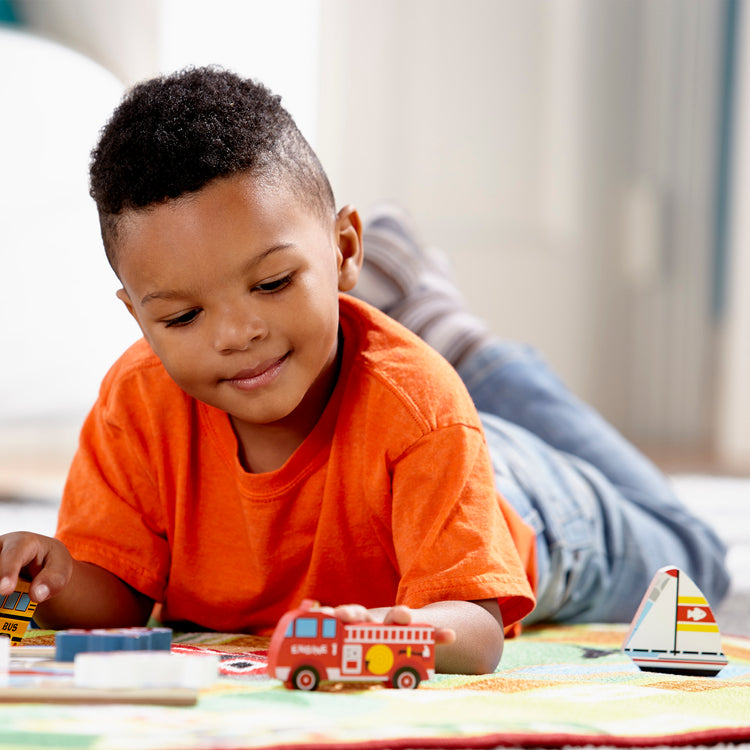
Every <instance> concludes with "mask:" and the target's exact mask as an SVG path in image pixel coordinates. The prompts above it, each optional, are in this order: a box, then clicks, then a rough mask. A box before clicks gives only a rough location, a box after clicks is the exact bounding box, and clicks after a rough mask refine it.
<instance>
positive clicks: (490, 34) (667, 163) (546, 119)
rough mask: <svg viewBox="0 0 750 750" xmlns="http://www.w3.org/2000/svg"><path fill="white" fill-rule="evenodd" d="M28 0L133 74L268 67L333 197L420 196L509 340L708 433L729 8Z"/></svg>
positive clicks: (49, 22) (28, 6) (641, 428)
mask: <svg viewBox="0 0 750 750" xmlns="http://www.w3.org/2000/svg"><path fill="white" fill-rule="evenodd" d="M20 7H21V8H22V10H23V13H22V15H25V16H26V17H27V19H28V20H29V21H30V22H31V23H32V24H33V25H34V27H35V28H37V29H40V30H42V31H43V32H44V33H46V34H48V35H51V36H53V37H55V38H57V39H60V40H64V41H66V42H67V43H69V44H71V45H72V46H75V47H76V48H78V49H81V50H83V51H85V52H86V53H87V54H88V55H90V56H91V57H92V58H94V59H96V60H98V61H99V62H100V63H101V64H103V65H105V66H106V67H107V68H108V69H109V70H111V71H113V72H114V73H115V74H116V75H117V77H118V78H119V79H120V80H121V81H122V82H123V83H125V84H130V83H132V82H134V81H136V80H139V79H141V78H143V77H144V76H148V75H152V74H154V73H158V72H166V71H169V70H172V69H174V68H177V67H181V66H183V65H186V64H205V63H217V64H223V65H226V66H228V67H231V68H234V69H236V70H238V72H240V73H242V74H245V75H249V76H253V77H257V78H260V79H261V80H264V81H265V82H266V83H267V84H269V85H270V86H271V87H272V88H273V89H274V90H276V91H277V92H278V93H281V94H282V96H283V98H284V101H285V104H286V105H287V106H288V107H289V109H290V110H291V111H292V114H293V115H294V116H295V118H296V119H297V120H298V122H299V123H300V125H301V127H302V130H303V131H304V132H305V133H306V135H307V136H308V137H309V138H310V140H311V141H312V142H313V144H314V145H315V146H316V148H317V150H318V152H319V154H320V156H321V159H322V161H323V163H324V165H325V166H326V168H327V170H328V172H329V174H330V176H331V179H332V182H333V185H334V190H335V191H336V194H337V198H338V200H339V202H340V203H342V202H354V203H355V204H357V205H358V206H360V207H361V208H364V209H366V208H367V207H368V206H369V205H371V204H372V203H373V202H375V201H379V200H383V199H393V200H396V201H399V202H401V203H403V204H404V205H405V206H406V207H407V208H408V209H409V210H410V211H411V212H412V213H413V214H414V216H415V218H416V220H417V222H418V225H419V226H420V227H421V229H422V234H423V236H424V238H425V239H426V240H427V241H428V242H430V243H433V244H436V245H439V246H441V247H443V248H444V249H445V250H446V252H447V253H448V255H449V256H450V257H451V258H452V260H453V261H454V264H455V268H456V274H457V278H458V281H459V284H460V285H461V287H462V289H463V290H464V292H465V293H466V295H467V297H469V300H470V303H471V305H472V307H473V308H474V309H475V310H476V311H477V312H478V313H479V314H480V315H481V316H482V317H484V318H485V319H486V320H487V321H488V322H489V324H490V326H491V327H492V328H493V329H494V330H495V331H496V332H498V333H499V334H501V335H504V336H508V337H512V338H518V339H522V340H526V341H529V342H531V343H533V344H535V345H537V346H538V347H539V348H540V349H542V350H543V351H544V352H545V354H546V355H547V357H548V359H549V360H550V361H551V363H552V364H553V366H554V367H555V368H556V369H557V370H558V371H559V372H560V373H561V374H562V376H563V378H564V379H565V380H566V381H567V382H568V383H569V384H570V385H571V386H572V388H573V390H575V391H576V392H578V393H579V394H580V395H581V396H583V397H584V398H585V399H586V400H588V401H591V402H593V403H594V404H595V405H596V406H597V407H599V408H600V409H601V410H602V411H603V412H604V413H605V415H606V416H607V417H609V418H610V419H612V420H613V421H614V422H615V423H616V424H617V425H618V426H620V427H621V428H623V429H625V431H626V432H628V433H629V434H630V435H631V436H634V437H636V438H639V439H640V438H643V437H650V438H652V439H654V440H655V441H657V442H658V441H662V442H663V441H673V442H675V443H676V444H678V445H683V446H691V445H699V444H700V445H703V443H704V441H705V440H706V437H707V432H708V431H709V429H712V427H713V425H712V415H711V414H710V413H709V411H710V406H709V405H711V404H713V399H714V395H715V394H714V383H713V375H714V373H713V369H712V368H713V364H714V361H713V359H711V355H712V354H713V348H714V345H715V341H714V338H713V337H714V336H715V331H714V330H713V329H712V327H711V324H710V321H709V320H708V319H707V317H706V306H707V302H706V300H707V294H708V293H707V291H706V286H707V285H708V280H706V281H705V285H704V286H700V283H701V275H703V276H705V275H706V271H705V269H706V259H707V254H708V253H710V251H711V247H710V242H711V238H710V236H709V235H710V231H709V227H710V223H711V220H712V213H711V212H712V210H713V203H712V196H713V193H712V189H713V186H712V184H711V174H710V172H711V168H712V162H711V160H712V159H713V158H714V155H713V153H712V151H711V149H712V148H715V146H716V144H715V135H716V133H715V120H716V100H715V97H716V95H717V94H716V92H717V91H718V89H719V86H718V84H717V80H716V77H715V76H716V70H717V55H718V54H720V52H721V50H719V49H718V48H717V43H716V38H717V34H716V29H717V22H718V19H719V14H720V8H721V7H722V5H721V3H718V2H717V3H697V4H684V3H683V2H682V0H658V2H656V1H655V0H654V1H652V0H617V1H611V0H607V1H605V2H602V0H524V2H518V1H517V0H462V2H456V1H455V0H377V2H372V0H276V1H275V2H270V3H269V2H266V1H265V0H215V2H213V3H210V4H209V3H205V2H197V0H107V1H106V2H101V0H20ZM696 284H698V285H699V286H696ZM691 337H692V338H691ZM696 337H697V338H696ZM737 338H741V336H740V335H738V334H735V335H734V339H735V340H736V339H737ZM732 346H733V345H732ZM738 382H739V381H738ZM0 418H1V415H0ZM747 421H750V420H747Z"/></svg>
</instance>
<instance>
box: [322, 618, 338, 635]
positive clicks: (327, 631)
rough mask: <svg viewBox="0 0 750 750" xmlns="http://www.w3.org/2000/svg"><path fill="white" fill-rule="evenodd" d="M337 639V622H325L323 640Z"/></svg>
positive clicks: (331, 620)
mask: <svg viewBox="0 0 750 750" xmlns="http://www.w3.org/2000/svg"><path fill="white" fill-rule="evenodd" d="M335 637H336V620H334V619H330V620H323V638H335Z"/></svg>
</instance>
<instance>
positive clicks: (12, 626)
mask: <svg viewBox="0 0 750 750" xmlns="http://www.w3.org/2000/svg"><path fill="white" fill-rule="evenodd" d="M29 588H30V584H29V582H28V581H24V580H23V579H21V578H19V579H18V583H17V584H16V590H15V591H14V592H13V593H12V594H8V596H6V597H5V598H4V599H2V601H0V635H7V636H9V637H10V640H11V643H19V642H20V641H21V639H22V638H23V634H24V633H25V632H26V628H27V627H28V626H29V622H31V618H32V617H33V616H34V611H35V610H36V602H34V601H32V600H31V597H30V596H29Z"/></svg>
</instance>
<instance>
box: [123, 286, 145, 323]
mask: <svg viewBox="0 0 750 750" xmlns="http://www.w3.org/2000/svg"><path fill="white" fill-rule="evenodd" d="M117 299H119V300H120V302H122V304H123V305H125V307H126V308H127V309H128V312H129V313H130V314H131V315H132V316H133V317H134V318H135V322H136V323H138V325H139V326H140V325H141V324H140V322H139V321H138V316H137V315H136V314H135V309H134V308H133V303H132V302H131V301H130V295H129V294H128V293H127V292H126V291H125V290H124V289H118V290H117Z"/></svg>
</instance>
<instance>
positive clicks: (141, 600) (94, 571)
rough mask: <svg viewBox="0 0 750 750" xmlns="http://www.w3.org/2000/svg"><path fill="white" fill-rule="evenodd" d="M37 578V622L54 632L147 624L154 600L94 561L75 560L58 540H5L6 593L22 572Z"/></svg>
mask: <svg viewBox="0 0 750 750" xmlns="http://www.w3.org/2000/svg"><path fill="white" fill-rule="evenodd" d="M21 572H23V573H24V574H25V575H26V576H27V577H30V578H31V590H30V592H29V594H30V596H31V598H32V599H34V600H35V601H36V602H38V606H37V609H36V612H35V614H34V620H35V622H37V624H39V625H40V626H41V627H48V628H56V629H60V628H75V627H81V628H106V627H128V626H135V625H145V624H146V622H148V618H149V615H150V614H151V610H152V608H153V604H154V603H153V601H152V600H151V599H149V598H148V597H146V596H144V595H143V594H141V593H139V592H137V591H136V590H135V589H133V588H132V587H131V586H129V585H128V584H127V583H125V582H124V581H122V580H121V579H120V578H118V577H117V576H115V575H114V574H113V573H110V572H109V571H108V570H105V569H104V568H100V567H99V566H98V565H94V564H92V563H87V562H81V561H79V560H74V559H73V558H72V557H71V555H70V553H69V552H68V550H67V548H66V547H65V545H64V544H63V543H62V542H60V541H59V540H57V539H53V538H51V537H46V536H42V535H41V534H32V533H30V532H15V533H12V534H5V535H3V536H0V595H6V594H9V593H10V592H11V591H13V589H14V588H15V585H16V580H17V578H18V575H19V573H21Z"/></svg>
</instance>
